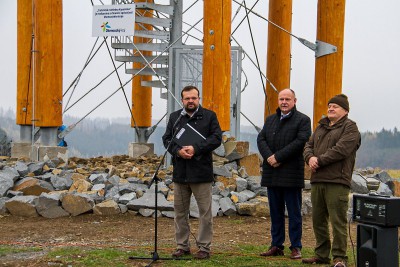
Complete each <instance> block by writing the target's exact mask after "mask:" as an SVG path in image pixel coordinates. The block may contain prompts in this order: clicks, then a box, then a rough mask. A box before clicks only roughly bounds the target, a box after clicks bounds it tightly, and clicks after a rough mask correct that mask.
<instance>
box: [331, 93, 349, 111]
mask: <svg viewBox="0 0 400 267" xmlns="http://www.w3.org/2000/svg"><path fill="white" fill-rule="evenodd" d="M330 103H334V104H338V105H339V106H341V107H342V108H344V109H345V110H347V111H350V105H349V100H348V99H347V96H346V95H344V94H339V95H335V96H334V97H332V98H331V99H330V100H329V102H328V105H329V104H330Z"/></svg>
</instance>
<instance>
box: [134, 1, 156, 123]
mask: <svg viewBox="0 0 400 267" xmlns="http://www.w3.org/2000/svg"><path fill="white" fill-rule="evenodd" d="M140 2H151V3H153V0H147V1H146V0H135V3H140ZM136 12H138V13H141V14H142V15H143V16H145V17H153V11H152V10H140V9H138V10H137V11H136ZM152 29H153V27H152V26H151V25H144V24H139V23H135V30H149V31H150V30H152ZM149 41H151V39H149V38H143V37H134V43H135V44H136V43H147V42H149ZM133 52H134V53H135V52H136V54H135V55H137V56H139V54H138V52H137V51H133ZM141 53H142V54H143V55H144V56H151V55H152V52H151V51H141ZM144 66H145V64H142V63H137V62H135V63H133V68H134V69H141V68H143V67H144ZM151 80H152V76H151V75H136V76H135V77H134V78H133V80H132V114H133V118H131V126H132V127H135V126H136V127H144V128H147V127H150V126H151V102H152V88H151V87H149V86H142V85H141V81H151ZM135 124H136V125H135Z"/></svg>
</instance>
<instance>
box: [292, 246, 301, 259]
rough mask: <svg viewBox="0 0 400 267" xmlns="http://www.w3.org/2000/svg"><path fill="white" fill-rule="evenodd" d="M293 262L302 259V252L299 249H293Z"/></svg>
mask: <svg viewBox="0 0 400 267" xmlns="http://www.w3.org/2000/svg"><path fill="white" fill-rule="evenodd" d="M290 258H291V259H292V260H299V259H301V250H300V249H299V248H292V253H291V254H290Z"/></svg>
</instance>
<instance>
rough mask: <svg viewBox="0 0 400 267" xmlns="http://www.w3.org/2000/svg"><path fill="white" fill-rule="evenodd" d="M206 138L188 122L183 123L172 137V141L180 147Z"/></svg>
mask: <svg viewBox="0 0 400 267" xmlns="http://www.w3.org/2000/svg"><path fill="white" fill-rule="evenodd" d="M203 140H206V138H205V137H204V136H203V135H202V134H201V133H199V132H198V131H197V130H196V129H195V128H193V127H192V126H191V125H190V124H185V126H183V127H182V128H181V129H180V130H179V132H178V133H177V134H176V135H175V137H174V142H175V143H177V144H178V145H180V146H181V147H184V146H190V145H194V144H196V143H199V142H201V141H203Z"/></svg>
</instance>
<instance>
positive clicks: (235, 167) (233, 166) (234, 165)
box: [224, 161, 238, 172]
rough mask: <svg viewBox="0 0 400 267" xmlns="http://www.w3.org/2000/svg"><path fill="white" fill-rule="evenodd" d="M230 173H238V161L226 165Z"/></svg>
mask: <svg viewBox="0 0 400 267" xmlns="http://www.w3.org/2000/svg"><path fill="white" fill-rule="evenodd" d="M224 166H225V167H226V168H227V169H228V171H230V172H232V171H237V170H238V165H237V163H236V161H231V162H229V163H227V164H225V165H224Z"/></svg>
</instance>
